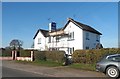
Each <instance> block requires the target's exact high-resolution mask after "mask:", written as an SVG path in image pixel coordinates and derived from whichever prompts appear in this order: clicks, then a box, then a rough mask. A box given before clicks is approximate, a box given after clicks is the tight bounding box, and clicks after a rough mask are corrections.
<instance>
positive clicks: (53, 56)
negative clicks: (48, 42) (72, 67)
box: [34, 51, 65, 62]
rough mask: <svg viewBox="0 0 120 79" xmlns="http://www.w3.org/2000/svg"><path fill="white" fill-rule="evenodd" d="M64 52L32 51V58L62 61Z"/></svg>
mask: <svg viewBox="0 0 120 79" xmlns="http://www.w3.org/2000/svg"><path fill="white" fill-rule="evenodd" d="M64 53H65V52H63V51H36V52H34V58H35V60H48V61H49V60H50V61H55V62H64V61H65V57H64Z"/></svg>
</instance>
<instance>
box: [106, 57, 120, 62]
mask: <svg viewBox="0 0 120 79" xmlns="http://www.w3.org/2000/svg"><path fill="white" fill-rule="evenodd" d="M108 60H110V61H119V62H120V55H116V56H110V57H108Z"/></svg>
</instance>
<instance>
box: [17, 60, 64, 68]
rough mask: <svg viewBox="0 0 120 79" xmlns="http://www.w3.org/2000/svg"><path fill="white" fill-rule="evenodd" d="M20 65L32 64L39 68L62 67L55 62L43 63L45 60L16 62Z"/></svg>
mask: <svg viewBox="0 0 120 79" xmlns="http://www.w3.org/2000/svg"><path fill="white" fill-rule="evenodd" d="M16 62H18V63H22V64H32V65H37V66H46V67H57V66H62V63H58V62H53V61H43V60H36V61H33V62H31V61H16Z"/></svg>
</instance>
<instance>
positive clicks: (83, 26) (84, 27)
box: [63, 18, 102, 35]
mask: <svg viewBox="0 0 120 79" xmlns="http://www.w3.org/2000/svg"><path fill="white" fill-rule="evenodd" d="M69 22H73V23H74V24H75V25H77V26H79V27H80V28H81V29H83V30H86V31H89V32H92V33H96V34H99V35H102V34H101V33H100V32H98V31H97V30H95V29H94V28H92V27H90V26H88V25H85V24H82V23H80V22H77V21H75V20H73V19H71V18H68V22H67V24H66V25H65V26H64V27H63V29H65V28H66V27H67V25H68V24H69Z"/></svg>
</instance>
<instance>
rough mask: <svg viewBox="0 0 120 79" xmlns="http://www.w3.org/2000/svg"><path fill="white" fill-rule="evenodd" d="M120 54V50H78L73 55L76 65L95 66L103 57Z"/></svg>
mask: <svg viewBox="0 0 120 79" xmlns="http://www.w3.org/2000/svg"><path fill="white" fill-rule="evenodd" d="M117 53H120V49H117V48H106V49H92V50H76V51H75V52H74V53H73V55H72V60H73V62H74V63H84V64H95V63H96V62H97V61H98V60H100V58H101V57H103V56H104V55H107V54H117Z"/></svg>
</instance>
